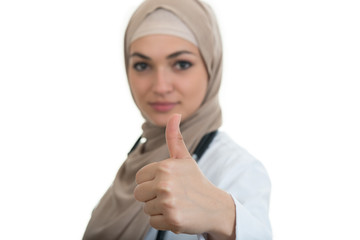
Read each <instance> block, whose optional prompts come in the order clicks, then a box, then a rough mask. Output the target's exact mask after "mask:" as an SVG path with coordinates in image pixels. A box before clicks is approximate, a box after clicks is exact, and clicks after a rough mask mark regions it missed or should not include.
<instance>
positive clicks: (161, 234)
mask: <svg viewBox="0 0 360 240" xmlns="http://www.w3.org/2000/svg"><path fill="white" fill-rule="evenodd" d="M216 133H217V131H214V132H211V133H208V134H206V135H205V136H204V137H203V138H202V139H201V140H200V142H199V144H198V145H197V147H196V148H195V151H194V153H193V155H192V157H193V159H194V160H195V161H196V162H199V160H200V158H201V157H202V155H203V154H204V153H205V151H206V149H207V148H208V147H209V145H210V143H211V142H212V140H213V139H214V137H215V136H216ZM166 232H167V231H162V230H158V232H157V235H156V240H164V239H165V235H166Z"/></svg>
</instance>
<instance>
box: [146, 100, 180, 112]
mask: <svg viewBox="0 0 360 240" xmlns="http://www.w3.org/2000/svg"><path fill="white" fill-rule="evenodd" d="M177 104H178V103H177V102H152V103H150V106H151V107H152V108H153V109H154V110H155V111H157V112H168V111H171V110H172V109H173V108H174V107H175V106H176V105H177Z"/></svg>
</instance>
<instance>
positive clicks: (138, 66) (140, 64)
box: [133, 62, 149, 72]
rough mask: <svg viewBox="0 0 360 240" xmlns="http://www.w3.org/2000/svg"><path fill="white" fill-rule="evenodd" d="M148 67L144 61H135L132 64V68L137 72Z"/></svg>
mask: <svg viewBox="0 0 360 240" xmlns="http://www.w3.org/2000/svg"><path fill="white" fill-rule="evenodd" d="M148 67H149V66H148V64H147V63H144V62H137V63H135V64H134V65H133V68H134V69H135V70H136V71H138V72H142V71H144V70H146V69H147V68H148Z"/></svg>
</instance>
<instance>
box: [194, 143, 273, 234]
mask: <svg viewBox="0 0 360 240" xmlns="http://www.w3.org/2000/svg"><path fill="white" fill-rule="evenodd" d="M203 160H204V161H203ZM201 161H203V162H201ZM201 161H200V162H199V166H200V168H201V169H202V171H203V172H204V174H205V175H206V176H207V178H208V179H209V180H210V181H211V182H212V183H213V184H214V185H216V186H217V187H219V188H221V189H222V190H224V191H226V192H228V193H229V194H230V195H231V196H232V198H233V200H234V203H235V207H236V223H235V227H236V229H235V230H236V240H255V239H259V240H270V239H272V231H271V225H270V220H269V202H270V190H271V183H270V178H269V176H268V173H267V172H266V170H265V168H264V166H263V165H262V164H261V162H260V161H258V160H257V159H256V158H254V157H253V156H252V155H250V154H249V153H248V152H247V151H246V150H244V149H243V148H241V147H240V146H238V145H237V144H236V143H234V142H233V141H232V140H230V139H228V138H226V137H222V138H220V139H218V141H215V142H214V144H213V145H212V146H210V147H209V149H208V150H207V152H206V153H205V154H204V156H203V159H201ZM204 238H205V239H206V235H202V236H198V239H204Z"/></svg>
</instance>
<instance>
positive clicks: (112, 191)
mask: <svg viewBox="0 0 360 240" xmlns="http://www.w3.org/2000/svg"><path fill="white" fill-rule="evenodd" d="M159 8H162V9H165V10H168V11H170V12H172V13H173V14H174V15H176V16H177V17H178V18H179V19H180V20H181V21H183V22H184V23H185V25H186V26H187V27H188V28H189V29H190V30H191V32H192V33H193V35H194V36H195V38H196V41H197V43H198V48H199V50H200V53H201V56H202V58H203V60H204V62H205V66H206V69H207V72H208V76H209V82H208V87H207V91H206V95H205V98H204V100H203V102H202V104H201V106H200V108H199V109H198V110H197V111H196V112H195V113H194V114H193V115H192V116H190V117H189V118H188V119H186V120H185V121H183V122H182V123H181V125H180V130H181V132H182V135H183V139H184V141H185V144H186V146H187V148H188V150H189V152H190V153H193V151H194V150H195V148H196V146H197V144H198V143H199V142H200V140H201V138H202V137H203V136H204V135H205V134H207V133H209V132H212V131H214V130H216V129H218V128H219V127H220V126H221V123H222V117H221V109H220V106H219V100H218V93H219V88H220V83H221V75H222V44H221V37H220V33H219V29H218V26H217V22H216V19H215V16H214V14H213V12H212V10H211V9H210V7H209V6H208V5H206V4H205V3H203V2H202V1H199V0H181V1H180V0H145V1H144V2H143V3H142V4H141V5H140V6H139V8H138V9H137V10H136V11H135V13H134V14H133V16H132V17H131V19H130V21H129V24H128V27H127V29H126V33H125V39H124V53H125V54H124V55H125V65H126V71H127V70H128V61H129V50H130V44H131V39H132V37H133V34H134V33H135V31H136V30H137V29H138V27H139V26H140V24H141V23H142V22H143V21H144V19H145V18H146V17H147V16H148V15H149V14H150V13H152V12H153V11H156V10H157V9H159ZM143 116H144V115H143ZM144 117H145V116H144ZM142 129H143V137H144V138H146V143H145V144H140V145H139V146H137V147H136V149H135V150H134V151H132V152H131V153H130V154H129V155H128V158H127V159H126V161H125V162H124V163H123V164H122V166H121V167H120V169H119V171H118V173H117V174H116V177H115V180H114V182H113V184H112V185H111V186H110V187H109V189H108V190H107V191H106V193H105V194H104V196H103V197H102V198H101V200H100V202H99V203H98V205H97V206H96V207H95V209H94V210H93V212H92V216H91V219H90V221H89V223H88V226H87V228H86V231H85V234H84V237H83V239H85V240H93V239H102V240H107V239H109V240H110V239H111V240H113V239H123V240H137V239H143V238H144V237H145V235H146V233H147V231H148V230H149V227H150V225H149V217H148V216H147V215H146V214H145V213H144V211H143V204H142V203H140V202H137V201H136V200H135V198H134V194H133V192H134V189H135V187H136V183H135V175H136V173H137V171H139V170H140V169H141V168H142V167H144V166H146V165H147V164H149V163H152V162H156V161H161V160H164V159H167V158H169V152H168V149H167V145H166V140H165V128H164V127H159V126H156V125H154V124H152V123H151V122H150V121H149V120H148V119H146V118H145V123H144V124H143V126H142Z"/></svg>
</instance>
